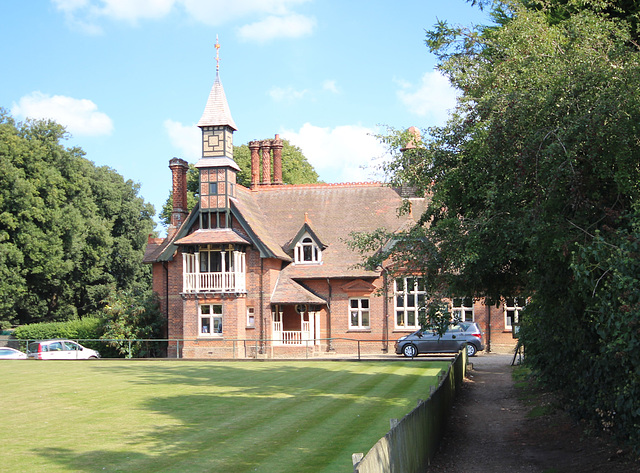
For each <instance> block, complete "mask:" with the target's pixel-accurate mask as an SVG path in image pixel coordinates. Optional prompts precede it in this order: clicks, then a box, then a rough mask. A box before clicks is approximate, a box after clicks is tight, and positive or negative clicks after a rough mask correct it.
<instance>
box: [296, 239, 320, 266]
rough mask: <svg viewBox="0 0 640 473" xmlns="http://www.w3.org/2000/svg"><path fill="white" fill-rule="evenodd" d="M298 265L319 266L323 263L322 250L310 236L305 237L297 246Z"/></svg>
mask: <svg viewBox="0 0 640 473" xmlns="http://www.w3.org/2000/svg"><path fill="white" fill-rule="evenodd" d="M294 255H295V262H296V264H318V263H321V262H322V250H321V249H320V247H319V246H318V245H317V243H316V242H315V241H313V239H312V238H311V237H310V236H308V235H307V236H305V237H304V238H302V240H300V241H299V242H298V243H297V244H296V246H295V251H294Z"/></svg>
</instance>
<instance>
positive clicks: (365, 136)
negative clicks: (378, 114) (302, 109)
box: [280, 123, 386, 182]
mask: <svg viewBox="0 0 640 473" xmlns="http://www.w3.org/2000/svg"><path fill="white" fill-rule="evenodd" d="M375 132H376V131H375V130H371V129H369V128H366V127H363V126H359V125H344V126H338V127H335V128H322V127H318V126H314V125H311V124H310V123H305V124H304V125H303V126H302V128H300V130H299V131H297V132H296V131H293V130H284V131H282V132H281V133H280V135H281V136H282V137H283V138H286V139H287V140H289V141H290V142H291V143H292V144H294V145H296V146H298V147H300V149H301V150H302V152H303V154H304V155H305V156H306V158H307V159H308V160H309V162H310V163H311V165H312V166H313V167H314V168H315V170H316V172H317V173H318V174H319V175H320V179H321V180H324V181H325V182H362V181H369V180H380V179H381V177H380V175H378V174H377V173H376V172H375V169H374V166H375V163H374V160H380V158H383V157H384V155H385V152H386V149H385V147H384V146H383V145H382V144H380V142H379V141H378V140H377V139H376V138H375V137H374V136H373V134H374V133H375Z"/></svg>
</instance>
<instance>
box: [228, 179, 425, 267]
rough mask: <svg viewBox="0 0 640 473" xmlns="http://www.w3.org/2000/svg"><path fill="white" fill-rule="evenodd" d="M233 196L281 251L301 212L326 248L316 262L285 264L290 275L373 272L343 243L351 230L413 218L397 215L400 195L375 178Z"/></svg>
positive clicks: (404, 222)
mask: <svg viewBox="0 0 640 473" xmlns="http://www.w3.org/2000/svg"><path fill="white" fill-rule="evenodd" d="M238 201H239V202H238V204H239V205H238V209H239V210H240V211H241V212H244V211H245V210H247V209H251V212H250V219H251V220H252V222H253V225H252V226H253V227H254V228H255V229H256V231H257V233H258V234H259V235H260V238H261V239H263V241H265V242H267V241H268V242H269V243H268V245H269V246H270V247H273V246H274V245H277V247H278V248H279V249H280V250H281V251H282V248H284V247H286V246H287V244H288V243H289V242H290V241H291V239H292V238H293V237H294V236H295V235H296V234H297V233H298V231H299V230H300V228H301V226H302V225H303V224H304V223H305V214H306V216H307V219H308V221H310V222H311V224H312V225H313V229H314V231H315V233H316V234H317V236H318V238H319V239H320V240H321V241H322V243H323V244H325V245H327V247H326V249H325V250H324V251H323V253H322V263H321V264H305V265H289V266H288V267H287V268H285V270H284V273H283V275H284V276H286V277H290V278H292V279H302V278H327V277H333V278H336V277H372V276H376V275H377V274H376V273H375V272H373V271H366V270H364V269H362V268H360V267H359V264H360V262H361V256H360V255H359V254H358V253H357V252H355V251H353V250H351V249H350V248H349V247H348V245H347V241H348V240H349V239H350V234H351V233H352V232H371V231H373V230H376V229H378V228H384V229H386V230H387V231H390V232H394V231H396V230H398V229H400V228H402V227H404V226H406V225H407V224H413V223H414V222H413V219H412V218H411V216H402V217H398V215H397V210H398V208H399V207H400V205H401V204H402V199H401V197H400V196H399V195H398V193H397V192H395V191H394V190H393V189H392V188H390V187H387V186H385V185H382V184H379V183H358V184H336V185H334V184H321V185H301V186H288V185H281V186H265V187H261V188H258V190H256V191H247V190H244V191H243V192H238ZM416 203H417V204H423V203H424V199H418V200H416ZM420 212H421V209H420ZM418 215H419V214H418Z"/></svg>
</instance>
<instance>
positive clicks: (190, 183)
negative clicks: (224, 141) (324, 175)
mask: <svg viewBox="0 0 640 473" xmlns="http://www.w3.org/2000/svg"><path fill="white" fill-rule="evenodd" d="M282 144H283V148H282V182H284V183H285V184H313V183H316V182H319V181H318V179H319V176H318V173H317V172H316V171H315V170H314V169H313V166H311V164H310V163H309V161H308V160H307V158H306V157H305V156H304V154H302V150H301V149H300V148H298V147H297V146H295V145H292V144H291V143H290V142H289V141H288V140H282ZM233 158H234V160H235V162H236V164H237V165H238V166H239V167H240V172H239V173H238V177H237V182H238V184H240V185H243V186H245V187H250V186H251V151H250V150H249V147H248V146H247V145H246V144H244V145H240V146H237V147H235V148H234V149H233ZM199 179H200V175H199V174H198V170H197V169H196V168H195V166H194V165H193V164H190V165H189V172H188V174H187V191H188V192H187V204H188V206H189V210H191V209H193V207H194V206H195V205H196V203H197V202H198V198H197V195H198V193H199V189H198V186H199ZM172 202H173V191H171V192H170V193H169V197H168V198H167V200H166V202H165V203H164V206H163V207H162V212H161V213H160V215H159V219H160V222H162V223H163V224H164V225H169V223H170V222H171V210H172V207H173V204H172Z"/></svg>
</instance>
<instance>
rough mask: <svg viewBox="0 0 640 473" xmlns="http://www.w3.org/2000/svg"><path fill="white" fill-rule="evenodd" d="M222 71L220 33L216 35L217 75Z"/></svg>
mask: <svg viewBox="0 0 640 473" xmlns="http://www.w3.org/2000/svg"><path fill="white" fill-rule="evenodd" d="M219 72H220V42H219V41H218V35H216V76H217V75H218V73H219Z"/></svg>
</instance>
